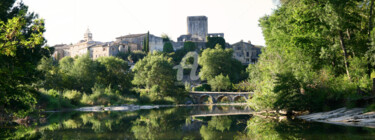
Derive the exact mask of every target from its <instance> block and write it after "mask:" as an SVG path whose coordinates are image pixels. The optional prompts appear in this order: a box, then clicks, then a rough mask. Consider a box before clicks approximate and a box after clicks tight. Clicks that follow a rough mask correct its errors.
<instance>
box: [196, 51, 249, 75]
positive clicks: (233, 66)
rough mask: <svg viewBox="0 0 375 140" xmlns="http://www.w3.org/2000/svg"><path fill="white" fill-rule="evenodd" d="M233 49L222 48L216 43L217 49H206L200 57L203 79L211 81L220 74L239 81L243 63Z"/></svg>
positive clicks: (200, 73)
mask: <svg viewBox="0 0 375 140" xmlns="http://www.w3.org/2000/svg"><path fill="white" fill-rule="evenodd" d="M232 56H233V50H232V49H225V50H224V49H222V47H221V46H220V45H216V47H215V49H210V48H208V49H205V50H204V51H203V52H202V56H201V57H200V58H199V61H198V63H199V65H201V66H202V69H201V71H200V72H199V75H200V76H201V79H202V80H208V81H210V80H211V79H213V78H214V77H216V76H218V75H219V74H223V75H228V76H229V78H230V80H231V81H232V82H238V80H239V79H240V73H241V69H242V64H241V62H239V61H238V60H236V59H234V58H233V57H232Z"/></svg>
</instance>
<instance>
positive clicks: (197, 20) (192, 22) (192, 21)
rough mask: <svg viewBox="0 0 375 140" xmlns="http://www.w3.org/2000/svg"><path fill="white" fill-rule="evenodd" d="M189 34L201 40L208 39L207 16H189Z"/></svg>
mask: <svg viewBox="0 0 375 140" xmlns="http://www.w3.org/2000/svg"><path fill="white" fill-rule="evenodd" d="M187 26H188V34H189V35H191V36H192V38H195V39H197V40H200V41H206V36H207V34H208V24H207V17H206V16H190V17H187Z"/></svg>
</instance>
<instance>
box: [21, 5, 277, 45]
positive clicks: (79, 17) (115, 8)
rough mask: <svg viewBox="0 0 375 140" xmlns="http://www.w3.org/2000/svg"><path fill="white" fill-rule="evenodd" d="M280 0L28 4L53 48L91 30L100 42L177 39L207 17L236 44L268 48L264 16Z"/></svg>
mask: <svg viewBox="0 0 375 140" xmlns="http://www.w3.org/2000/svg"><path fill="white" fill-rule="evenodd" d="M274 1H275V0H187V1H181V0H23V2H24V3H25V4H26V5H28V6H29V11H33V12H35V13H37V14H39V17H40V18H43V19H45V26H46V32H45V38H46V39H47V41H48V42H47V44H48V45H55V44H61V43H64V44H70V43H73V44H74V43H76V42H78V41H79V40H82V39H83V34H84V32H85V31H86V29H87V28H89V29H90V31H91V32H92V34H93V39H94V40H95V41H102V42H108V41H114V40H115V38H116V37H119V36H122V35H128V34H137V33H146V32H147V31H150V34H153V35H156V36H161V34H163V33H165V34H167V35H168V36H169V37H170V38H171V39H172V40H174V41H176V40H177V37H179V36H180V35H182V34H186V33H187V25H186V24H187V21H186V19H187V16H201V15H204V16H207V17H208V32H209V33H224V34H225V40H226V41H227V42H229V43H230V44H233V43H236V42H239V41H241V40H244V41H251V42H252V43H253V44H255V45H265V41H264V38H263V34H262V30H261V28H260V27H259V22H258V20H259V18H260V17H263V16H265V15H270V14H271V13H272V11H273V10H274V9H276V8H277V5H276V3H275V2H274Z"/></svg>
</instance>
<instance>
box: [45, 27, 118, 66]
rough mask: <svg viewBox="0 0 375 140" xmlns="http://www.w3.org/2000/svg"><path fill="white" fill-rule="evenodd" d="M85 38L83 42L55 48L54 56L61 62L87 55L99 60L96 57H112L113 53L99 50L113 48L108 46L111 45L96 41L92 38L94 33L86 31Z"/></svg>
mask: <svg viewBox="0 0 375 140" xmlns="http://www.w3.org/2000/svg"><path fill="white" fill-rule="evenodd" d="M83 38H84V39H83V40H80V41H79V42H78V43H76V44H71V45H66V44H60V45H55V46H53V48H55V52H54V54H53V55H52V56H53V57H54V58H55V59H57V60H60V59H61V58H63V57H65V56H70V57H76V56H81V55H85V54H90V56H91V58H93V59H96V58H97V57H95V56H110V55H111V53H112V52H111V53H104V52H105V50H107V49H101V50H102V51H98V49H97V48H98V47H99V46H100V47H101V48H108V47H111V46H109V45H108V44H111V43H103V42H99V41H94V40H93V38H92V33H91V32H90V30H89V29H87V30H86V32H85V34H84V36H83ZM111 45H113V44H111ZM94 50H95V51H94ZM117 50H118V49H117ZM117 52H118V51H117ZM105 54H106V55H105Z"/></svg>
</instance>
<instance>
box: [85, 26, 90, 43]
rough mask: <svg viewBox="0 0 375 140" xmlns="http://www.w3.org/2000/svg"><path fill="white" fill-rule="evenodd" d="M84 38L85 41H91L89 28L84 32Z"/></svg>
mask: <svg viewBox="0 0 375 140" xmlns="http://www.w3.org/2000/svg"><path fill="white" fill-rule="evenodd" d="M84 39H85V41H86V42H89V41H92V33H91V32H90V29H89V28H87V30H86V32H85V35H84Z"/></svg>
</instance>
